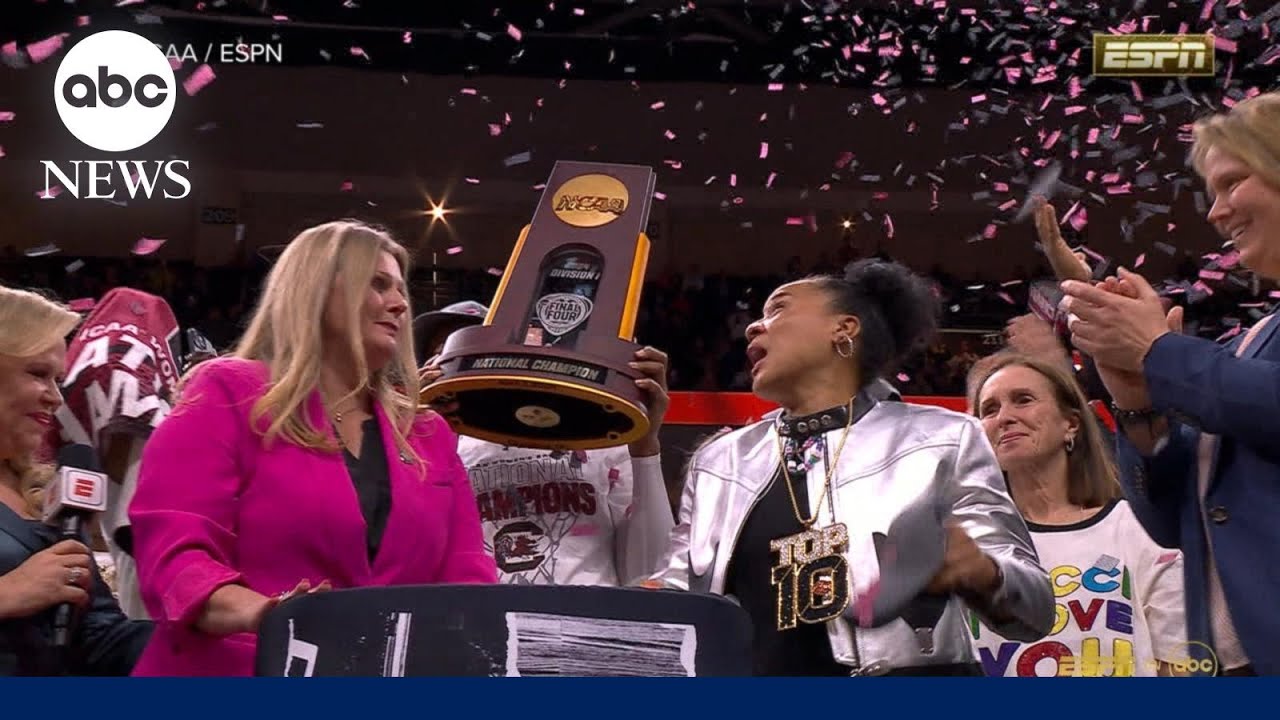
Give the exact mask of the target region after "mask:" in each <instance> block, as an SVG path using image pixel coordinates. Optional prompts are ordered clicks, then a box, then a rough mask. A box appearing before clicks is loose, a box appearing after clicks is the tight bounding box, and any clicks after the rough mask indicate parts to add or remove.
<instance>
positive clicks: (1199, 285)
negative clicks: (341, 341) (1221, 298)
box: [1191, 280, 1213, 295]
mask: <svg viewBox="0 0 1280 720" xmlns="http://www.w3.org/2000/svg"><path fill="white" fill-rule="evenodd" d="M1191 287H1193V288H1195V289H1196V290H1199V291H1200V292H1202V293H1204V294H1205V295H1212V294H1213V288H1211V287H1209V286H1208V285H1205V284H1204V281H1203V280H1197V281H1196V282H1195V284H1194V285H1192V286H1191Z"/></svg>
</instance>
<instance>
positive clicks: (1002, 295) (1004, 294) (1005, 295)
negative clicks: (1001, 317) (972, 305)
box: [996, 290, 1017, 305]
mask: <svg viewBox="0 0 1280 720" xmlns="http://www.w3.org/2000/svg"><path fill="white" fill-rule="evenodd" d="M996 297H998V298H1000V299H1001V300H1003V301H1005V302H1007V303H1009V304H1010V305H1017V303H1016V302H1014V301H1013V297H1012V296H1010V295H1009V293H1007V292H1005V291H1003V290H1001V291H1000V292H998V293H996Z"/></svg>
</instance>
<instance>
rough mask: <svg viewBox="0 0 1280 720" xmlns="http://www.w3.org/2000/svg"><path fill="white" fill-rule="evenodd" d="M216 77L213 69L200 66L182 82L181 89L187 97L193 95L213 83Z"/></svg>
mask: <svg viewBox="0 0 1280 720" xmlns="http://www.w3.org/2000/svg"><path fill="white" fill-rule="evenodd" d="M216 77H217V75H215V74H214V72H213V68H210V67H209V66H208V65H201V66H200V67H198V68H196V69H195V71H194V72H192V73H191V76H190V77H188V78H187V79H186V80H183V81H182V89H183V90H185V91H186V93H187V95H195V94H196V93H198V92H200V91H201V90H203V89H204V88H205V86H206V85H208V84H209V83H211V82H213V80H214V78H216Z"/></svg>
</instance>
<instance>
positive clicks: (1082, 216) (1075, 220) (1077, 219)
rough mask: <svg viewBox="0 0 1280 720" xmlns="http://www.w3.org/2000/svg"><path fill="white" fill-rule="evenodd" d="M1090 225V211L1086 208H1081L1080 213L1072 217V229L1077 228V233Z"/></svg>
mask: <svg viewBox="0 0 1280 720" xmlns="http://www.w3.org/2000/svg"><path fill="white" fill-rule="evenodd" d="M1088 224H1089V211H1088V210H1086V209H1085V208H1080V212H1078V213H1076V214H1075V215H1072V216H1071V227H1073V228H1075V230H1076V232H1080V231H1081V230H1083V229H1084V226H1085V225H1088Z"/></svg>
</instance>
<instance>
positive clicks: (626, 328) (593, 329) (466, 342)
mask: <svg viewBox="0 0 1280 720" xmlns="http://www.w3.org/2000/svg"><path fill="white" fill-rule="evenodd" d="M655 182H656V175H655V174H654V172H653V169H652V168H649V167H642V166H637V165H613V164H600V163H582V162H557V163H556V165H555V168H553V169H552V171H551V178H550V179H549V180H548V181H547V187H546V190H545V191H543V194H542V198H541V200H539V201H538V207H537V209H536V210H535V211H534V215H533V221H532V222H531V223H530V224H529V225H528V226H526V227H525V228H524V230H522V231H521V233H520V238H519V240H518V241H517V242H516V246H515V249H514V250H513V251H512V253H511V259H510V261H509V262H508V263H507V268H506V272H505V273H504V274H503V276H502V281H501V283H500V284H499V285H498V292H497V294H496V295H495V296H494V299H493V303H492V305H491V306H490V310H489V315H488V316H487V317H486V318H485V320H484V323H483V324H482V325H478V326H474V327H468V328H462V329H460V330H458V331H456V332H454V333H453V334H452V335H451V336H450V337H449V339H448V341H447V342H446V343H445V346H444V349H443V351H442V352H441V354H440V358H439V366H440V370H441V371H442V373H443V374H442V376H441V378H440V379H439V380H437V381H436V382H435V383H432V384H431V385H430V386H428V387H426V388H424V389H423V391H422V396H421V398H420V399H421V401H422V402H424V403H432V402H444V403H449V402H454V401H456V407H457V411H456V413H453V414H451V415H450V417H449V418H448V419H449V423H450V424H451V425H452V426H453V429H454V431H455V432H457V433H459V434H461V435H470V436H473V437H477V438H480V439H482V440H488V441H490V442H496V443H501V444H504V445H515V446H518V447H525V448H537V449H547V450H590V449H595V448H602V447H612V446H617V445H625V444H628V443H631V442H633V441H635V440H638V439H639V438H641V437H642V436H644V434H645V433H646V432H648V430H649V420H648V418H647V417H646V415H645V404H644V397H643V395H642V394H641V393H640V391H639V389H637V388H636V386H635V380H636V379H637V378H639V377H641V375H640V374H639V373H638V372H636V371H635V370H632V369H631V368H630V367H629V366H628V363H629V362H631V361H632V359H633V357H634V354H635V352H636V351H637V350H638V349H639V346H638V345H636V343H635V341H634V332H635V323H636V314H637V312H638V310H639V306H640V290H641V286H642V285H643V283H644V274H645V268H646V267H647V265H648V261H649V238H648V237H647V236H646V235H645V234H644V229H645V227H646V225H647V224H648V220H649V207H650V204H651V203H652V197H653V188H654V183H655Z"/></svg>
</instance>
